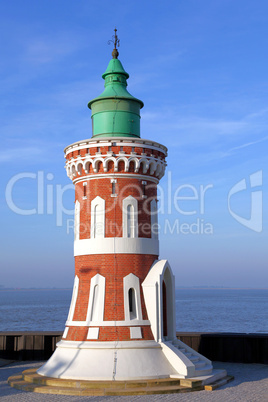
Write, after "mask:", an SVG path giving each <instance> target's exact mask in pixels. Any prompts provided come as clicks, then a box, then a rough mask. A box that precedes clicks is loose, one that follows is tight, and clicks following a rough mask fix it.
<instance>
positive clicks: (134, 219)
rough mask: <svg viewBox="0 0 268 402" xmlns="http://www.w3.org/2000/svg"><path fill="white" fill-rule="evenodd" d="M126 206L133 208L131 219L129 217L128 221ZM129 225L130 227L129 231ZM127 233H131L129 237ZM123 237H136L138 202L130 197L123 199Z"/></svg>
mask: <svg viewBox="0 0 268 402" xmlns="http://www.w3.org/2000/svg"><path fill="white" fill-rule="evenodd" d="M128 206H132V207H133V212H132V217H130V219H129V216H128ZM130 222H131V223H132V224H131V223H130ZM129 223H130V225H131V227H130V230H129ZM129 233H131V235H130V236H129ZM123 237H125V238H135V237H138V201H137V200H136V198H134V197H132V195H129V196H128V197H126V198H124V199H123Z"/></svg>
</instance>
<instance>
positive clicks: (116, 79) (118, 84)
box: [88, 58, 143, 137]
mask: <svg viewBox="0 0 268 402" xmlns="http://www.w3.org/2000/svg"><path fill="white" fill-rule="evenodd" d="M128 77H129V75H128V73H127V72H126V71H125V70H124V67H123V66H122V64H121V62H120V60H118V59H117V58H113V59H112V60H110V62H109V64H108V67H107V69H106V71H105V73H104V74H103V75H102V78H103V79H104V80H105V84H104V87H105V89H104V91H103V92H102V94H101V95H99V96H98V97H97V98H95V99H93V100H91V101H90V102H89V103H88V107H89V108H90V109H91V111H92V115H91V118H92V127H93V134H92V137H101V136H103V137H109V136H111V137H133V136H134V137H140V109H141V108H142V107H143V102H142V101H141V100H139V99H137V98H135V97H134V96H132V95H131V94H130V93H129V92H128V91H127V89H126V87H127V78H128Z"/></svg>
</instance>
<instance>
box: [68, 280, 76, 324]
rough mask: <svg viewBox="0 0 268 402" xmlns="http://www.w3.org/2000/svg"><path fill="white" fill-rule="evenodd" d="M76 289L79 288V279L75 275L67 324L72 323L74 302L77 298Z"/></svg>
mask: <svg viewBox="0 0 268 402" xmlns="http://www.w3.org/2000/svg"><path fill="white" fill-rule="evenodd" d="M78 288H79V278H78V276H77V275H76V276H75V278H74V286H73V294H72V300H71V304H70V309H69V314H68V318H67V322H69V321H73V317H74V311H75V306H76V300H77V296H78Z"/></svg>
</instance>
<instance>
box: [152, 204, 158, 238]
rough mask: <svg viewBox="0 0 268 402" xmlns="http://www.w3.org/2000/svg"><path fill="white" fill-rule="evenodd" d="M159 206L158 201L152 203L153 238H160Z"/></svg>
mask: <svg viewBox="0 0 268 402" xmlns="http://www.w3.org/2000/svg"><path fill="white" fill-rule="evenodd" d="M157 218H158V217H157V204H156V200H155V199H153V200H152V201H151V238H152V239H157V238H158V220H157Z"/></svg>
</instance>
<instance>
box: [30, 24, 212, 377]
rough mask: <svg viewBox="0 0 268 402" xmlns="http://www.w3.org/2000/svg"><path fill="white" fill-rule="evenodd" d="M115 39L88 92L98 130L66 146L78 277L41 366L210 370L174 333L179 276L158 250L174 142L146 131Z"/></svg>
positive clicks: (159, 372)
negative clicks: (101, 84) (97, 84)
mask: <svg viewBox="0 0 268 402" xmlns="http://www.w3.org/2000/svg"><path fill="white" fill-rule="evenodd" d="M114 39H115V41H114V43H115V49H114V51H113V53H112V55H113V59H112V60H111V61H110V63H109V65H108V68H107V70H106V72H105V73H104V74H103V78H104V79H105V90H104V92H103V93H102V94H101V95H100V96H98V97H97V98H95V99H93V100H92V101H91V102H89V108H90V109H91V111H92V127H93V135H92V138H91V139H89V140H84V141H79V142H76V143H74V144H72V145H70V146H68V147H67V148H66V149H65V156H66V169H67V174H68V176H69V177H70V178H71V179H72V181H73V183H74V185H75V240H74V256H75V280H74V288H73V296H72V301H71V306H70V310H69V315H68V318H67V322H66V327H65V331H64V334H63V338H62V340H61V342H59V344H58V345H57V350H56V351H55V353H54V354H53V356H52V357H51V359H50V360H49V361H48V362H47V363H46V364H45V365H44V366H42V367H41V368H40V369H39V370H38V373H39V374H41V375H46V376H51V377H60V378H79V379H101V380H102V379H103V380H105V379H114V380H120V379H137V378H160V377H170V376H180V377H189V376H192V377H193V376H197V375H202V374H209V373H210V372H211V369H212V366H211V364H210V361H209V360H207V359H205V358H204V357H202V356H201V355H199V354H196V352H194V351H192V350H190V348H188V347H186V346H185V345H183V344H182V343H180V342H179V341H177V340H176V328H175V285H174V276H173V274H172V271H171V268H170V266H169V264H168V262H167V261H166V260H160V261H159V260H158V255H159V242H158V233H157V232H158V231H157V229H158V227H157V226H158V225H157V184H158V182H159V180H160V179H161V177H162V176H163V175H164V172H165V166H166V162H165V157H166V156H167V149H166V147H164V146H163V145H160V144H158V143H156V142H154V141H150V140H144V139H141V138H140V109H141V108H142V107H143V103H142V102H141V101H140V100H139V99H137V98H135V97H133V96H132V95H130V93H129V92H128V91H127V89H126V86H127V82H126V80H127V78H128V77H129V76H128V74H127V73H126V71H125V70H124V68H123V66H122V64H121V62H120V61H119V60H118V58H117V57H118V51H117V49H116V45H117V44H118V40H117V36H116V31H115V36H114ZM187 353H188V357H187ZM194 353H195V354H194ZM190 356H193V358H192V359H191V358H190ZM196 362H199V365H197V363H196Z"/></svg>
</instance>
